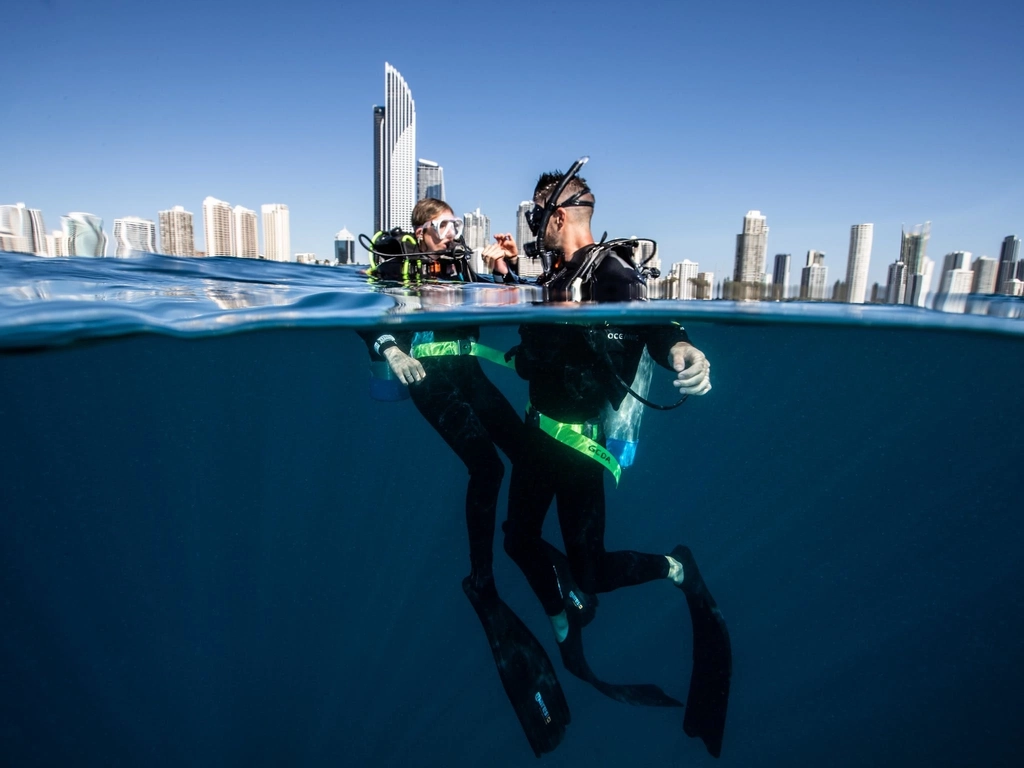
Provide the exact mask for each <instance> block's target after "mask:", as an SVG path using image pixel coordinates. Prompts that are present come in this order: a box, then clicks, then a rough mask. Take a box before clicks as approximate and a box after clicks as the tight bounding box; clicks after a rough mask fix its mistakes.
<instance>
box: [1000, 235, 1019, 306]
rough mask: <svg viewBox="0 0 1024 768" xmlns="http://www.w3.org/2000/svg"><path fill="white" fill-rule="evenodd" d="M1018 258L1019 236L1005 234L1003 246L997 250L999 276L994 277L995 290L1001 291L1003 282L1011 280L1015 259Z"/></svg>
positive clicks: (1015, 265)
mask: <svg viewBox="0 0 1024 768" xmlns="http://www.w3.org/2000/svg"><path fill="white" fill-rule="evenodd" d="M1019 259H1020V238H1019V237H1017V236H1016V235H1007V236H1006V237H1004V238H1003V247H1002V248H1001V249H1000V250H999V277H997V278H996V292H997V293H1002V292H1003V283H1005V282H1006V281H1007V280H1012V279H1013V277H1014V270H1015V269H1016V267H1017V261H1018V260H1019Z"/></svg>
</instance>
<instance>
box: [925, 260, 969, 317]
mask: <svg viewBox="0 0 1024 768" xmlns="http://www.w3.org/2000/svg"><path fill="white" fill-rule="evenodd" d="M970 261H971V254H970V253H968V252H967V251H955V252H954V253H950V254H947V255H946V258H945V259H944V261H943V265H942V266H943V270H942V282H941V284H940V285H939V292H938V295H937V296H936V297H935V309H937V310H939V311H941V312H963V311H964V310H965V309H966V308H967V296H968V294H970V292H971V286H972V284H973V283H974V271H973V270H972V269H971V268H970Z"/></svg>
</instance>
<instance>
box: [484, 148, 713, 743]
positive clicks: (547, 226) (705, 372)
mask: <svg viewBox="0 0 1024 768" xmlns="http://www.w3.org/2000/svg"><path fill="white" fill-rule="evenodd" d="M585 162H586V159H585V158H584V159H581V160H580V161H578V162H577V163H576V164H575V165H574V166H573V167H572V168H571V169H570V171H569V172H568V173H566V174H563V173H561V172H557V171H556V172H554V173H546V174H544V175H542V176H541V177H540V179H539V180H538V182H537V185H536V188H535V190H534V195H533V200H534V203H535V206H536V207H535V209H534V210H533V211H532V212H531V213H530V215H529V217H528V223H529V225H530V228H531V230H532V232H533V234H534V235H536V236H537V241H536V243H534V244H530V245H529V246H527V255H536V256H539V257H540V258H541V259H542V260H543V262H544V274H543V275H542V277H541V278H540V280H539V281H538V282H539V283H540V284H542V285H543V286H544V288H545V293H546V300H551V301H580V300H585V301H595V302H609V301H623V300H629V299H643V298H645V284H644V274H643V270H642V268H641V267H639V266H638V265H637V264H636V262H635V261H634V259H633V255H632V250H633V249H632V247H631V245H630V243H629V241H610V242H603V241H602V242H601V243H597V242H595V240H594V237H593V235H592V234H591V225H590V221H591V216H592V215H593V209H594V195H593V193H592V192H591V190H590V188H589V187H588V186H587V184H586V182H585V181H584V180H583V179H582V178H580V177H579V176H578V172H579V169H580V168H581V167H582V165H583V163H585ZM531 246H532V247H531ZM531 251H532V253H531ZM519 333H520V336H521V339H522V341H521V343H520V344H519V346H518V347H516V348H515V349H514V350H512V351H510V353H509V356H512V355H513V354H514V361H515V367H516V371H517V372H518V374H519V375H520V376H521V377H522V378H524V379H526V380H527V381H528V382H529V389H530V404H529V406H528V410H527V418H526V423H527V429H526V441H525V450H524V451H523V452H522V457H521V459H520V460H518V461H515V462H514V463H513V468H512V478H511V485H510V489H509V512H508V521H507V522H506V524H505V525H504V526H503V527H504V530H505V542H504V543H505V551H506V552H507V553H508V554H509V556H510V557H511V558H512V559H513V560H514V561H515V562H516V564H517V565H518V566H519V567H520V569H522V571H523V573H524V574H525V576H526V578H527V580H528V581H529V583H530V586H531V587H532V588H533V591H534V592H535V593H536V595H537V597H538V598H539V599H540V602H541V603H542V605H543V607H544V610H545V612H546V614H547V615H548V618H549V619H550V621H551V624H552V627H553V629H554V632H555V637H556V640H557V641H558V646H559V651H560V653H561V656H562V659H563V662H564V664H565V666H566V668H567V669H569V671H571V672H573V673H574V674H576V675H577V676H578V677H580V678H582V679H584V680H587V681H588V682H591V683H593V684H594V685H595V687H597V688H598V689H599V690H602V691H603V692H605V693H608V694H609V695H613V693H610V692H609V691H608V690H606V688H607V686H605V684H603V683H600V681H597V680H596V678H595V677H594V675H593V673H592V672H591V671H590V668H589V666H588V665H587V663H586V660H585V658H584V656H583V645H582V635H581V629H582V626H583V623H582V622H580V621H579V617H578V616H577V615H575V614H574V612H572V611H568V612H567V611H566V607H565V605H566V604H565V601H564V600H563V597H562V594H561V592H560V581H561V580H562V579H563V578H565V577H566V575H565V571H566V570H568V574H567V576H571V577H573V578H574V579H575V583H576V584H578V585H579V588H580V589H581V590H582V592H583V593H584V594H592V593H599V592H609V591H612V590H615V589H619V588H621V587H627V586H632V585H636V584H643V583H645V582H649V581H655V580H658V579H668V580H669V581H670V582H671V583H672V584H673V585H675V586H676V587H678V588H679V589H680V590H682V592H683V594H684V595H685V598H686V602H687V605H688V607H689V612H690V616H691V619H692V623H693V634H694V643H693V673H692V675H691V680H690V689H689V695H688V699H687V705H686V714H685V717H684V724H683V726H684V730H685V731H686V733H687V734H689V735H690V736H694V737H700V738H701V739H703V740H704V742H705V745H706V746H707V749H708V751H709V752H710V753H711V754H712V755H714V756H716V757H717V756H718V755H719V754H720V752H721V745H722V733H723V730H724V726H725V712H726V707H727V703H728V693H729V681H730V678H731V672H732V655H731V649H730V643H729V635H728V631H727V629H726V626H725V622H724V621H723V620H722V616H721V613H720V612H719V610H718V608H717V606H716V605H715V601H714V599H713V598H712V596H711V593H710V591H709V590H708V588H707V586H706V585H705V583H704V580H703V579H702V577H701V574H700V571H699V569H698V568H697V564H696V561H695V560H694V558H693V555H692V554H691V552H690V550H689V549H688V548H686V547H682V546H677V547H676V548H675V549H673V550H672V552H671V554H668V555H660V554H645V553H641V552H634V551H617V552H609V551H607V550H606V549H605V544H604V533H605V492H604V478H603V474H604V472H605V471H606V470H607V471H610V472H611V473H612V474H613V476H614V477H615V479H616V482H618V476H619V470H620V468H619V464H618V462H617V460H616V458H615V457H614V455H612V454H611V453H610V452H609V451H608V450H607V448H606V442H605V436H604V435H603V434H602V430H601V413H602V409H603V407H604V406H605V405H606V404H608V403H610V404H611V406H612V407H613V408H616V409H617V408H619V407H621V405H622V403H623V401H624V400H625V398H627V397H637V398H638V399H640V400H641V401H642V402H644V403H645V404H648V405H654V404H653V403H649V402H648V401H647V400H646V399H644V398H642V397H641V396H640V395H638V394H637V393H636V392H635V391H634V390H633V388H632V387H631V385H630V383H629V382H632V381H633V380H634V376H635V374H636V372H637V369H638V366H639V364H640V360H641V357H642V356H643V353H644V351H645V349H646V350H647V351H648V352H649V353H650V355H651V357H652V358H653V360H654V361H655V362H656V363H657V364H659V365H661V366H662V367H663V368H666V369H668V370H669V371H672V372H673V373H674V374H675V380H674V381H673V384H674V386H675V387H677V388H678V389H679V391H680V394H681V395H682V399H681V400H680V401H679V402H680V403H681V402H682V400H685V399H686V397H688V396H690V395H703V394H706V393H707V392H708V391H709V390H710V389H711V380H710V364H709V363H708V361H707V359H706V358H705V356H704V355H703V353H701V351H700V350H699V349H697V348H696V347H695V346H693V345H692V344H691V343H690V341H689V338H688V336H687V333H686V331H685V330H684V329H683V328H682V326H680V325H679V324H669V325H619V326H616V325H610V324H589V325H580V324H572V323H564V324H544V325H522V326H521V327H520V329H519ZM661 407H662V408H664V406H661ZM552 500H555V501H556V503H557V511H558V521H559V526H560V528H561V532H562V538H563V540H564V543H565V552H566V556H567V562H566V563H563V564H562V571H561V572H560V571H559V569H558V568H557V567H556V569H555V570H552V562H551V558H550V556H549V553H548V551H547V545H546V544H545V543H544V542H543V541H542V539H541V529H542V526H543V523H544V518H545V516H546V514H547V511H548V508H549V507H550V505H551V502H552ZM602 686H605V687H602ZM652 687H653V686H652ZM615 698H620V700H627V699H624V698H621V697H619V696H615ZM670 701H671V702H674V700H670ZM634 703H657V702H656V701H636V702H634ZM674 703H675V704H678V702H674ZM662 704H663V705H670V704H669V702H662Z"/></svg>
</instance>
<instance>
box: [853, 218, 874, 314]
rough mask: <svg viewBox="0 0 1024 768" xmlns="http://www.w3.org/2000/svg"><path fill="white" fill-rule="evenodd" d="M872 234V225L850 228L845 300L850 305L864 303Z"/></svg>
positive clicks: (857, 225)
mask: <svg viewBox="0 0 1024 768" xmlns="http://www.w3.org/2000/svg"><path fill="white" fill-rule="evenodd" d="M874 234H875V225H874V224H854V225H853V226H852V227H850V253H849V256H848V257H847V260H846V300H847V301H848V302H849V303H850V304H863V303H864V296H865V294H866V293H867V288H868V266H869V265H870V263H871V241H872V240H873V239H874Z"/></svg>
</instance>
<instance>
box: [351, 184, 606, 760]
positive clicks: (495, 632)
mask: <svg viewBox="0 0 1024 768" xmlns="http://www.w3.org/2000/svg"><path fill="white" fill-rule="evenodd" d="M412 224H413V233H412V234H411V235H409V234H406V233H402V232H400V231H399V232H394V233H387V235H386V237H388V238H389V242H388V243H387V244H384V247H388V246H391V247H394V246H395V244H396V243H397V244H399V245H400V246H401V247H400V248H395V250H396V253H394V254H392V253H386V252H383V251H381V252H375V254H374V255H375V259H374V260H375V267H374V269H373V274H374V275H376V276H377V277H381V278H384V279H392V280H395V279H398V280H402V279H404V280H414V279H428V280H430V279H432V280H442V281H446V282H471V281H476V280H478V279H479V278H478V276H477V275H476V274H475V273H474V272H473V270H472V269H471V268H470V266H469V264H468V260H467V259H466V255H467V254H468V253H469V251H468V249H466V247H465V244H464V243H461V241H460V238H459V236H460V235H461V233H462V224H463V222H462V220H461V219H459V218H457V217H456V216H455V215H454V213H453V212H452V209H451V208H450V207H449V206H448V205H447V203H444V202H443V201H441V200H436V199H432V198H428V199H425V200H421V201H419V202H418V203H417V204H416V206H415V208H414V209H413V213H412ZM381 240H382V234H381V233H378V235H377V236H376V237H375V238H374V240H373V241H372V244H374V245H380V244H381ZM496 240H497V242H495V243H493V244H491V245H490V246H488V248H487V249H485V254H486V255H487V257H489V258H490V259H492V260H493V259H500V258H501V257H502V255H503V254H504V255H508V254H515V253H516V248H515V242H514V241H513V240H512V238H511V236H510V235H499V236H497V237H496ZM360 336H362V338H363V340H364V341H365V342H366V345H367V348H368V350H369V352H370V357H371V360H373V361H377V362H378V363H379V362H381V361H386V362H387V365H388V366H389V367H390V370H391V373H392V375H393V376H394V377H395V378H396V379H398V381H400V382H401V383H402V384H403V385H406V386H408V393H409V395H410V397H411V398H412V401H413V404H414V405H415V406H416V409H417V410H418V411H419V412H420V413H421V414H422V415H423V417H424V418H425V419H426V420H427V421H428V422H429V423H430V425H431V426H432V427H433V428H434V429H435V430H436V431H437V433H438V434H439V435H440V436H441V437H442V438H443V439H444V441H445V442H446V443H447V444H448V445H449V447H451V449H452V450H453V451H455V454H456V455H457V456H458V457H459V459H461V460H462V463H463V464H465V466H466V469H468V470H469V486H468V488H467V489H466V529H467V531H468V533H469V561H470V574H469V575H468V576H467V577H466V578H465V579H464V580H463V583H462V586H463V589H464V591H465V592H466V596H467V597H468V598H469V600H470V602H471V603H472V605H473V608H474V610H475V611H476V613H477V616H478V617H479V619H480V621H481V623H482V625H483V627H484V630H485V632H486V634H487V638H488V641H489V643H490V646H491V652H492V654H493V656H494V660H495V664H496V665H497V667H498V672H499V675H500V677H501V682H502V684H503V686H504V687H505V692H506V693H507V694H508V698H509V701H510V702H511V703H512V707H513V709H514V710H515V712H516V715H517V716H518V718H519V721H520V723H521V725H522V727H523V731H524V732H525V734H526V736H527V738H528V740H529V741H530V745H531V747H532V748H533V750H534V753H535V754H536V755H537V756H538V757H539V756H540V755H541V754H544V753H546V752H550V751H552V750H553V749H555V747H557V746H558V745H559V743H561V740H562V737H563V736H564V733H565V726H566V725H567V724H568V723H569V719H570V717H569V709H568V706H567V704H566V702H565V696H564V695H563V693H562V688H561V685H560V684H559V682H558V678H557V676H556V674H555V670H554V667H553V666H552V664H551V661H550V659H549V658H548V656H547V653H546V652H545V651H544V648H543V646H542V645H541V644H540V643H539V642H538V640H537V639H536V638H535V637H534V636H533V634H532V633H531V632H530V630H529V629H528V628H527V627H526V625H525V624H524V623H523V622H522V621H521V620H520V619H519V617H518V616H516V614H515V613H514V612H513V611H512V610H511V609H510V608H509V607H508V606H507V605H506V604H505V603H504V601H502V599H501V598H500V597H499V596H498V592H497V589H496V587H495V583H494V575H493V571H492V566H493V560H494V554H493V548H494V529H495V518H496V510H497V504H498V495H499V492H500V490H501V482H502V478H503V476H504V473H505V467H504V464H503V463H502V461H501V458H500V457H499V456H498V451H497V450H496V448H495V446H497V448H499V449H501V451H502V453H504V454H505V455H506V456H507V457H508V458H509V460H510V461H511V462H512V463H513V464H514V463H515V462H517V461H519V460H520V457H521V452H522V444H523V437H524V426H523V422H522V419H521V418H520V417H519V415H518V413H517V411H516V409H514V408H513V407H512V406H511V405H510V404H509V402H508V400H506V399H505V397H504V396H503V395H502V394H501V392H500V391H499V390H498V388H497V387H496V386H495V385H494V384H493V383H492V382H491V381H490V379H488V378H487V376H486V375H485V374H484V371H483V369H482V368H481V366H480V362H479V359H478V358H480V357H483V358H485V359H488V360H490V361H492V362H496V363H500V364H502V365H507V362H506V360H505V359H504V356H503V355H502V353H501V352H498V351H496V350H491V349H489V348H487V347H484V346H482V345H480V344H479V342H478V340H479V337H480V329H479V327H478V326H469V325H467V326H459V327H455V328H443V329H439V330H434V331H419V332H414V331H406V330H379V331H378V330H374V331H366V332H360ZM559 555H560V553H559ZM548 567H549V568H550V567H551V566H550V564H549V566H548ZM569 594H573V593H572V588H571V587H569V588H568V589H567V598H566V599H567V600H568V599H570V598H569V597H568V595H569ZM576 602H579V603H580V605H581V606H584V607H589V606H588V605H585V604H584V603H583V602H582V601H580V600H579V599H577V600H576Z"/></svg>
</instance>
